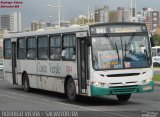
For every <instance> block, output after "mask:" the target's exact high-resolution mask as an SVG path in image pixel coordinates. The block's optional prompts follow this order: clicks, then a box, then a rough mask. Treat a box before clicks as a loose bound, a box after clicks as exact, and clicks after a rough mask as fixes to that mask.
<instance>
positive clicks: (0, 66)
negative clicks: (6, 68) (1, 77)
mask: <svg viewBox="0 0 160 117" xmlns="http://www.w3.org/2000/svg"><path fill="white" fill-rule="evenodd" d="M0 70H3V62H0Z"/></svg>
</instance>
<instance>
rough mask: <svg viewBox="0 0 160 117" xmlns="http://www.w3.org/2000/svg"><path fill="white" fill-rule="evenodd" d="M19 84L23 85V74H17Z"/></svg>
mask: <svg viewBox="0 0 160 117" xmlns="http://www.w3.org/2000/svg"><path fill="white" fill-rule="evenodd" d="M17 84H18V85H22V74H17Z"/></svg>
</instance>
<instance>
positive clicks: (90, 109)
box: [41, 99, 129, 117]
mask: <svg viewBox="0 0 160 117" xmlns="http://www.w3.org/2000/svg"><path fill="white" fill-rule="evenodd" d="M41 100H43V101H47V102H49V101H50V102H51V103H56V104H61V105H66V106H72V107H75V108H80V109H84V110H88V111H95V112H102V113H106V114H111V115H116V116H119V117H129V116H126V115H122V114H116V113H112V112H104V111H101V110H98V109H92V108H86V107H82V106H77V105H73V104H66V103H63V102H53V101H51V100H47V99H41Z"/></svg>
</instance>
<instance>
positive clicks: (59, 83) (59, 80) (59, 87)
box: [56, 78, 64, 93]
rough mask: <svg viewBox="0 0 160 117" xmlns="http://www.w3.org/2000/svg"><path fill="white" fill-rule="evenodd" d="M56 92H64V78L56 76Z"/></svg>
mask: <svg viewBox="0 0 160 117" xmlns="http://www.w3.org/2000/svg"><path fill="white" fill-rule="evenodd" d="M56 85H57V92H60V93H64V78H57V83H56Z"/></svg>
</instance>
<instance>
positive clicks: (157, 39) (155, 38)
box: [153, 34, 160, 46]
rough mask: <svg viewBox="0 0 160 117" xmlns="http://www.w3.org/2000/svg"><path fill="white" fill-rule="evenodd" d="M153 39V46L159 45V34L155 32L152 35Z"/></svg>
mask: <svg viewBox="0 0 160 117" xmlns="http://www.w3.org/2000/svg"><path fill="white" fill-rule="evenodd" d="M153 41H154V44H155V46H160V35H159V34H155V35H154V36H153Z"/></svg>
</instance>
